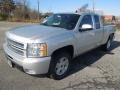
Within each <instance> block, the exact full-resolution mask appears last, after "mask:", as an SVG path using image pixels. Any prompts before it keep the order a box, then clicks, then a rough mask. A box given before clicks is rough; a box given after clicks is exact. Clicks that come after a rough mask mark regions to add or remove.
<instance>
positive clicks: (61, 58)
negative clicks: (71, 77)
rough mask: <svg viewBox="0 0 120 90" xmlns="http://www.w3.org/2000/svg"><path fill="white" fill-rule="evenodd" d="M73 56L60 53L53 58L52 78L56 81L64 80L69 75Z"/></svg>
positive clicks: (51, 66)
mask: <svg viewBox="0 0 120 90" xmlns="http://www.w3.org/2000/svg"><path fill="white" fill-rule="evenodd" d="M70 65H71V56H70V55H69V54H68V53H66V52H63V53H58V54H56V55H54V56H53V59H52V61H51V65H50V77H51V78H53V79H56V80H60V79H63V78H64V77H65V76H67V74H68V73H69V70H70Z"/></svg>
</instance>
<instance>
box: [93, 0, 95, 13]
mask: <svg viewBox="0 0 120 90" xmlns="http://www.w3.org/2000/svg"><path fill="white" fill-rule="evenodd" d="M93 12H95V0H93Z"/></svg>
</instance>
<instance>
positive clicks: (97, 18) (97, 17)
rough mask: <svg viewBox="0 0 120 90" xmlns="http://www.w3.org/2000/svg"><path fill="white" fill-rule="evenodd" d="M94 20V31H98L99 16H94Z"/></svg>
mask: <svg viewBox="0 0 120 90" xmlns="http://www.w3.org/2000/svg"><path fill="white" fill-rule="evenodd" d="M94 20H95V26H96V29H100V19H99V16H97V15H95V16H94Z"/></svg>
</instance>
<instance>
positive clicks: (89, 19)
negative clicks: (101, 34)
mask: <svg viewBox="0 0 120 90" xmlns="http://www.w3.org/2000/svg"><path fill="white" fill-rule="evenodd" d="M84 24H89V25H91V26H92V27H93V21H92V16H91V15H85V16H84V17H83V19H82V21H81V23H80V27H82V25H84Z"/></svg>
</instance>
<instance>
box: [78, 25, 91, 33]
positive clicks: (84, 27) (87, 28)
mask: <svg viewBox="0 0 120 90" xmlns="http://www.w3.org/2000/svg"><path fill="white" fill-rule="evenodd" d="M92 29H93V27H92V25H90V24H83V25H82V27H81V28H80V31H88V30H92Z"/></svg>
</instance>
